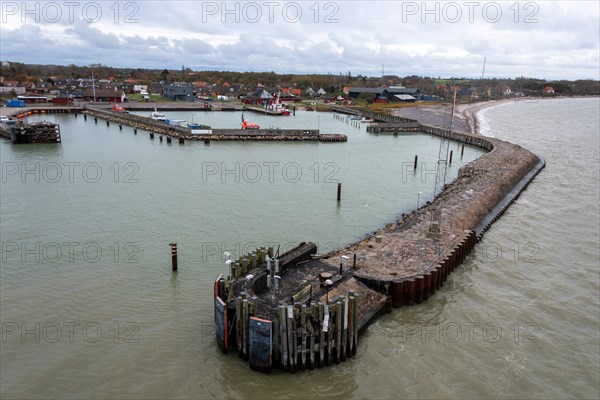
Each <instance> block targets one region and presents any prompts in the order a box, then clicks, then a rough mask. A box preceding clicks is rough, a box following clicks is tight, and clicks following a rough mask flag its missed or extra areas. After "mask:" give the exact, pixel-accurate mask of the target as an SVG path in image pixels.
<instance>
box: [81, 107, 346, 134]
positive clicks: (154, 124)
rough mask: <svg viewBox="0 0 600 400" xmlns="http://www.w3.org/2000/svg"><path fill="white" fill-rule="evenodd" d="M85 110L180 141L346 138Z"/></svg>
mask: <svg viewBox="0 0 600 400" xmlns="http://www.w3.org/2000/svg"><path fill="white" fill-rule="evenodd" d="M85 113H86V114H87V115H90V116H92V117H93V118H94V121H95V122H96V123H97V121H98V119H102V120H105V121H107V123H108V121H111V122H113V123H116V124H119V125H126V126H131V127H133V128H134V129H136V130H137V129H143V130H146V131H148V132H151V135H152V136H151V137H153V135H154V134H159V135H164V136H166V137H167V140H170V139H171V138H176V139H178V140H179V142H180V143H182V141H183V142H185V140H202V141H205V142H207V141H222V140H235V141H318V142H345V141H347V140H348V137H347V136H346V135H342V134H321V133H320V132H319V131H318V130H316V129H278V128H275V129H216V128H211V127H210V126H207V125H200V127H199V128H197V129H190V128H184V127H181V126H177V125H169V124H167V123H165V122H164V121H157V120H153V119H151V118H149V117H144V116H141V115H135V114H129V113H123V112H117V111H114V110H112V109H110V108H106V107H102V108H100V107H95V106H88V107H87V108H86V111H85Z"/></svg>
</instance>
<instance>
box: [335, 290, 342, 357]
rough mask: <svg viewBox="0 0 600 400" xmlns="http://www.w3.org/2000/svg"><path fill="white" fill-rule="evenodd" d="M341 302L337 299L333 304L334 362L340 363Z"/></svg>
mask: <svg viewBox="0 0 600 400" xmlns="http://www.w3.org/2000/svg"><path fill="white" fill-rule="evenodd" d="M341 351H342V302H341V301H340V300H339V299H338V301H336V303H335V362H336V364H339V363H340V362H341V361H342V355H341Z"/></svg>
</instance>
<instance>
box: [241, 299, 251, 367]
mask: <svg viewBox="0 0 600 400" xmlns="http://www.w3.org/2000/svg"><path fill="white" fill-rule="evenodd" d="M248 306H249V300H248V299H244V300H243V301H242V358H243V359H244V360H246V361H248V333H249V332H248V323H249V318H250V316H249V310H248Z"/></svg>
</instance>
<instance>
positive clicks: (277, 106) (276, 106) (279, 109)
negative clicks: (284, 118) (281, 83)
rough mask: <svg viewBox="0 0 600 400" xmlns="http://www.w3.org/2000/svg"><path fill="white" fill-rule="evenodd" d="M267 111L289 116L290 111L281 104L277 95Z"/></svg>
mask: <svg viewBox="0 0 600 400" xmlns="http://www.w3.org/2000/svg"><path fill="white" fill-rule="evenodd" d="M269 110H270V111H273V112H274V113H275V114H277V115H290V113H291V111H290V110H289V109H288V108H286V107H285V106H284V105H283V104H282V103H281V99H280V97H279V93H277V99H276V100H275V101H274V102H273V104H271V105H270V106H269Z"/></svg>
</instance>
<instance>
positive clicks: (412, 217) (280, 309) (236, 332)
mask: <svg viewBox="0 0 600 400" xmlns="http://www.w3.org/2000/svg"><path fill="white" fill-rule="evenodd" d="M371 117H372V118H373V119H375V120H381V119H386V118H387V117H381V116H379V115H372V116H371ZM393 119H394V118H391V119H390V122H392V123H397V122H398V121H392V120H393ZM401 122H408V121H401ZM413 122H415V121H413ZM419 129H420V130H421V131H423V132H426V133H428V134H431V135H436V136H441V137H444V138H449V139H452V140H456V141H459V142H462V143H466V144H471V145H475V146H478V147H481V148H484V149H486V150H488V151H489V153H487V154H485V155H483V156H481V157H480V158H478V159H477V160H475V161H473V162H471V163H470V164H468V165H466V166H464V167H462V168H461V169H460V170H459V174H458V177H457V179H456V180H455V181H454V182H452V183H451V184H449V185H446V186H445V187H444V188H443V191H442V192H441V193H440V194H439V195H438V196H437V197H436V199H435V200H433V201H432V202H430V203H428V204H427V205H426V206H423V207H420V208H419V209H418V210H415V211H413V212H411V213H410V214H408V215H405V216H403V218H402V219H400V220H398V221H395V222H393V223H390V224H388V225H387V226H386V227H385V228H381V229H379V230H377V231H376V232H375V233H374V234H373V235H369V236H368V237H366V238H365V239H363V240H361V241H359V242H357V243H353V244H351V245H349V246H347V247H345V248H344V249H342V250H339V251H336V252H332V253H330V254H327V255H326V256H325V257H319V260H312V261H311V258H312V257H310V258H309V257H308V256H307V255H312V254H313V253H316V251H317V249H316V246H314V245H313V246H314V248H313V247H311V244H301V246H300V247H299V248H298V249H294V250H293V252H292V253H294V252H295V253H294V254H292V255H290V256H289V257H292V258H293V261H291V262H288V263H286V264H285V265H286V267H285V268H283V269H282V270H281V271H280V270H279V269H278V266H279V264H277V266H276V267H275V274H276V275H277V276H276V277H275V278H277V279H275V280H274V281H272V277H273V274H274V272H273V270H272V269H271V268H272V267H271V264H270V262H267V264H268V265H267V266H264V265H260V266H258V267H253V268H254V269H250V266H255V265H256V260H261V259H262V258H261V257H264V254H265V252H264V251H262V252H261V251H259V250H258V249H257V252H256V255H253V256H250V257H241V258H240V259H239V260H238V261H237V262H235V263H234V269H233V271H234V272H233V278H232V279H234V282H233V283H232V282H230V281H229V279H225V278H224V277H222V276H221V277H219V278H218V280H217V281H218V284H217V283H215V321H216V322H215V324H216V326H215V327H216V331H217V342H218V343H219V347H221V349H222V350H223V351H225V352H226V351H227V348H228V346H227V343H228V340H229V341H231V340H233V341H236V342H237V343H238V345H237V351H238V353H239V354H242V355H243V358H244V359H246V360H248V361H249V364H250V367H251V368H253V369H256V370H258V371H263V372H269V371H271V370H272V368H275V367H279V368H281V369H282V370H284V371H289V372H295V371H297V370H299V369H300V370H302V369H304V368H305V367H307V368H314V367H315V366H318V367H323V366H324V365H331V363H332V362H336V363H337V362H340V361H343V360H345V359H346V358H347V357H351V356H352V355H354V354H356V346H357V344H358V333H359V331H360V329H361V328H363V327H364V326H366V325H367V324H368V323H369V321H370V320H371V319H372V318H373V317H374V316H375V315H377V314H378V313H380V312H384V311H386V310H389V308H390V307H402V306H408V305H413V304H417V303H421V302H423V301H425V300H427V299H428V298H429V297H430V296H432V295H433V294H434V293H435V292H436V290H438V289H440V288H441V287H442V286H443V284H444V282H445V281H446V279H447V277H448V275H449V274H450V273H451V272H452V271H454V270H455V269H456V268H457V267H458V266H459V265H460V264H461V263H462V262H463V261H464V260H465V259H466V257H467V256H468V255H469V253H470V252H471V251H472V250H473V248H474V247H475V245H476V243H477V241H478V240H480V239H481V236H482V235H483V233H484V232H485V231H486V230H487V229H488V228H489V227H490V225H491V224H492V223H493V222H495V221H496V220H497V219H498V218H499V217H500V216H501V215H502V213H503V212H504V211H505V210H506V209H507V207H508V206H509V205H510V204H511V203H512V202H513V201H514V200H515V199H516V198H517V197H518V196H519V194H520V193H521V192H522V191H523V190H525V188H526V187H527V185H528V184H529V183H530V182H531V180H533V178H534V177H535V176H536V175H537V174H538V173H539V172H540V171H541V170H542V169H543V168H544V166H545V162H544V160H543V159H541V158H539V157H537V156H536V155H534V154H532V153H531V152H529V151H527V150H526V149H524V148H522V147H520V146H517V145H513V144H511V143H508V142H505V141H501V140H498V139H493V138H484V137H481V136H475V135H470V134H465V133H458V132H451V131H448V130H444V129H441V128H437V127H431V126H426V125H420V124H419ZM409 164H410V165H412V163H410V162H409ZM439 216H441V221H440V219H439ZM433 222H435V224H434V223H433ZM440 222H441V223H440ZM432 232H433V233H435V234H432ZM307 246H308V247H307ZM266 253H267V254H268V255H269V256H271V255H272V250H271V251H270V252H266ZM350 259H352V260H353V263H352V267H350V266H349V262H348V261H349V260H350ZM288 261H289V260H288ZM344 264H345V265H344ZM247 271H251V274H249V275H248V276H249V277H252V281H251V282H248V281H246V282H244V280H243V278H242V275H243V274H245V273H246V272H247ZM317 277H321V279H319V280H317ZM240 278H241V279H242V280H241V283H240V281H237V280H236V279H240ZM227 282H229V283H227ZM260 282H262V283H260ZM267 282H268V283H267ZM272 284H275V285H276V288H277V290H276V292H275V293H276V296H274V297H269V293H272V291H273V286H271V285H272ZM244 285H254V286H252V292H253V293H259V294H260V293H261V290H262V293H267V295H266V296H265V297H266V298H267V299H266V300H261V297H260V296H259V297H256V296H254V297H251V298H250V299H248V297H247V294H246V293H245V292H242V289H243V288H246V287H247V286H244ZM228 288H230V289H228ZM266 288H268V289H269V290H270V291H266ZM317 290H318V292H316V291H317ZM357 290H359V291H360V295H357ZM324 291H325V293H324ZM315 292H316V293H315ZM238 294H241V296H238ZM323 294H324V295H325V296H323ZM236 296H238V297H237V300H235V301H234V302H233V303H235V305H233V306H232V304H233V303H232V300H231V299H232V298H235V297H236ZM286 299H289V300H286ZM357 303H358V304H360V307H359V308H356V305H357ZM227 304H229V305H230V306H229V307H228V306H227ZM386 304H387V305H388V306H387V307H386V306H385V305H386ZM242 305H243V307H242ZM276 307H277V310H275V308H276ZM242 310H243V312H242ZM246 310H250V311H249V312H247V311H246ZM357 316H358V319H357V318H356V317H357ZM240 318H241V321H240ZM234 320H235V321H237V327H235V326H234V327H232V328H233V329H230V330H229V331H228V330H227V327H228V325H227V322H228V321H234ZM341 321H344V322H343V323H341ZM358 321H360V322H358ZM242 327H244V329H242ZM227 332H229V333H227ZM246 339H248V340H246ZM307 360H308V361H307Z"/></svg>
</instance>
